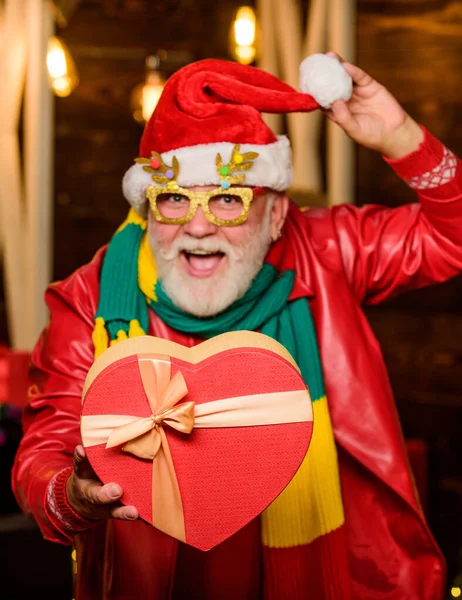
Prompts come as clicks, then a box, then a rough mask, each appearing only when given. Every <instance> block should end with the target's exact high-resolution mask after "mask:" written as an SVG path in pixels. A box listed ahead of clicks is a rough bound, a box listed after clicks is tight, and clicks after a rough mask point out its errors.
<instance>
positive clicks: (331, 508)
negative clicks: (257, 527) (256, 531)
mask: <svg viewBox="0 0 462 600" xmlns="http://www.w3.org/2000/svg"><path fill="white" fill-rule="evenodd" d="M313 411H314V428H313V437H312V439H311V445H310V448H309V450H308V454H307V455H306V457H305V459H304V461H303V463H302V465H301V467H300V469H299V470H298V472H297V474H296V475H295V477H294V478H293V479H292V481H291V482H290V483H289V485H288V486H287V487H286V488H285V490H284V491H283V492H282V494H280V495H279V496H278V497H277V498H276V500H275V501H274V502H273V503H272V504H271V505H270V506H269V507H268V508H267V509H266V510H265V511H264V513H263V514H262V539H263V543H264V545H265V546H269V547H271V548H288V547H290V546H300V545H305V544H309V543H310V542H312V541H313V540H315V539H316V538H319V537H320V536H322V535H326V534H328V533H330V532H331V531H334V530H335V529H337V528H338V527H340V526H341V525H343V523H344V520H345V517H344V513H343V504H342V496H341V491H340V479H339V476H338V466H337V450H336V447H335V441H334V435H333V432H332V424H331V420H330V415H329V408H328V406H327V399H326V397H325V396H324V397H323V398H320V399H319V400H316V402H313Z"/></svg>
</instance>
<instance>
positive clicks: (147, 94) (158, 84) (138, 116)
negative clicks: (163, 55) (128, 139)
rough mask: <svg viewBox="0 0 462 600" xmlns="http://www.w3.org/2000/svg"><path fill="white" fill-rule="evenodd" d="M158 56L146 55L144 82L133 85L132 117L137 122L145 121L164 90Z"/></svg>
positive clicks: (163, 80) (149, 116)
mask: <svg viewBox="0 0 462 600" xmlns="http://www.w3.org/2000/svg"><path fill="white" fill-rule="evenodd" d="M159 63H160V61H159V58H158V57H157V56H148V57H147V59H146V77H145V81H144V83H140V84H139V85H137V86H136V87H135V89H134V90H133V92H132V95H131V105H132V111H133V117H134V118H135V120H136V121H138V122H139V123H142V124H144V123H147V122H148V121H149V119H150V118H151V115H152V113H153V112H154V109H155V108H156V106H157V103H158V102H159V99H160V97H161V95H162V92H163V91H164V86H165V79H164V78H163V77H162V75H161V73H160V72H159V70H158V68H159Z"/></svg>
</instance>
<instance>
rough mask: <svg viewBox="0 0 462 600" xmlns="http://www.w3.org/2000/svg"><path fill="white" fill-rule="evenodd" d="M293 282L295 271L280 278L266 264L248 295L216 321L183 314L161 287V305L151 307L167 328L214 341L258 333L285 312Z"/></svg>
mask: <svg viewBox="0 0 462 600" xmlns="http://www.w3.org/2000/svg"><path fill="white" fill-rule="evenodd" d="M293 282H294V273H293V272H292V271H286V272H285V273H283V274H282V275H280V276H279V277H278V272H277V271H276V269H275V268H274V267H273V266H272V265H269V264H264V265H263V267H262V268H261V270H260V272H259V273H258V275H257V277H256V278H255V280H254V282H253V283H252V286H251V288H250V289H249V290H248V291H247V293H246V294H245V295H244V296H243V297H242V298H241V299H240V300H238V301H237V302H235V303H234V304H233V305H232V306H230V307H229V308H228V309H227V310H225V311H224V312H222V313H220V314H219V315H216V316H214V317H206V318H199V317H195V316H193V315H190V314H188V313H186V312H184V311H182V310H180V309H179V308H177V307H176V306H175V305H174V304H173V302H172V301H171V300H170V298H169V297H168V296H167V294H166V293H165V291H164V290H163V288H162V285H161V284H160V283H158V284H157V285H156V296H157V302H155V303H153V304H151V307H152V309H153V310H154V311H155V312H156V313H157V314H158V315H159V317H160V318H161V319H162V320H163V321H164V322H165V323H167V325H169V326H170V327H172V329H176V330H177V331H181V332H183V333H189V334H196V335H200V336H202V337H205V338H211V337H215V336H216V335H219V334H220V333H224V332H225V331H240V330H248V331H255V330H256V329H259V328H260V327H261V325H262V323H264V322H266V321H267V320H268V319H270V318H271V317H274V316H276V315H277V314H279V313H280V312H281V311H282V309H283V308H284V306H285V304H286V302H287V298H288V296H289V294H290V290H291V289H292V286H293Z"/></svg>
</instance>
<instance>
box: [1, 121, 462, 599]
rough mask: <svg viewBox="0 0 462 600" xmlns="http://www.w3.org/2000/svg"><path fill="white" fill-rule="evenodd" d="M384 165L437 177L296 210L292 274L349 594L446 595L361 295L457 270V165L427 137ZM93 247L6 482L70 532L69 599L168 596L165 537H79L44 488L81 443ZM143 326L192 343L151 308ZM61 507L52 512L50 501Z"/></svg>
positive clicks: (58, 321) (39, 378)
mask: <svg viewBox="0 0 462 600" xmlns="http://www.w3.org/2000/svg"><path fill="white" fill-rule="evenodd" d="M448 160H449V161H452V162H450V163H448ZM390 162H392V161H390ZM451 165H452V166H451ZM392 166H393V167H394V168H395V169H396V171H397V172H398V174H400V175H401V176H403V177H404V178H406V179H408V180H411V181H412V183H413V184H414V185H415V186H420V187H422V186H425V185H426V184H425V181H430V182H433V181H434V180H435V177H439V182H438V183H440V184H441V185H437V186H436V187H432V185H433V183H431V185H430V187H429V189H424V190H421V191H420V192H419V199H420V204H419V203H416V204H410V205H406V206H402V207H400V208H397V209H387V208H383V207H379V206H367V207H364V208H357V207H354V206H348V205H346V206H339V207H335V208H333V209H321V208H316V209H311V210H309V211H307V212H305V213H301V212H300V211H298V209H296V208H295V207H292V208H291V211H290V216H289V218H291V219H293V220H294V221H295V222H296V224H297V228H298V235H297V239H296V240H295V241H294V243H296V244H298V245H299V250H300V251H299V252H297V254H298V255H299V257H302V258H301V259H299V264H297V265H296V266H297V274H298V278H299V281H300V283H302V284H303V285H304V286H305V288H308V289H309V290H310V295H311V307H312V312H313V317H314V320H315V323H316V329H317V335H318V339H319V346H320V352H321V357H322V362H323V368H324V374H325V382H326V389H327V397H328V399H329V404H330V410H331V414H332V421H333V426H334V431H335V436H336V440H337V446H338V456H339V464H340V474H341V483H342V494H343V500H344V506H345V514H346V530H347V536H348V546H349V556H350V569H351V577H352V587H353V598H355V599H358V600H360V599H363V600H366V599H367V600H370V599H379V598H380V599H383V600H385V599H386V600H405V599H409V600H435V599H438V598H441V597H442V595H443V586H444V562H443V559H442V557H441V555H440V552H439V550H438V549H437V547H436V545H435V542H434V540H433V538H432V536H431V534H430V532H429V530H428V528H427V526H426V524H425V521H424V518H423V516H422V513H421V510H420V508H419V504H418V500H417V499H416V495H415V491H414V488H413V484H412V481H411V477H410V475H409V469H408V465H407V460H406V458H405V449H404V445H403V440H402V435H401V431H400V427H399V423H398V420H397V416H396V410H395V406H394V402H393V398H392V392H391V389H390V384H389V380H388V377H387V374H386V371H385V366H384V362H383V358H382V354H381V351H380V348H379V346H378V343H377V340H376V339H375V337H374V335H373V333H372V331H371V329H370V327H369V325H368V322H367V320H366V318H365V316H364V314H363V312H362V310H361V304H362V303H370V304H374V303H378V302H381V301H382V300H386V299H387V298H389V297H390V296H391V295H393V294H396V293H398V292H400V291H402V290H406V289H410V288H417V287H420V286H424V285H428V284H431V283H436V282H440V281H444V280H447V279H449V278H450V277H452V276H454V275H456V274H458V273H460V272H461V270H462V168H461V163H460V162H458V161H457V160H456V159H455V157H453V156H452V155H451V154H450V153H448V151H447V150H445V149H443V147H442V146H441V144H440V143H439V142H437V141H436V140H435V139H434V138H432V137H431V136H430V135H429V134H428V133H427V134H426V141H425V143H424V144H423V146H422V147H421V148H420V149H419V151H417V152H416V153H414V154H412V155H410V156H408V157H406V158H405V159H402V160H401V161H394V162H392ZM423 174H424V175H423ZM421 175H423V176H422V177H420V178H419V176H421ZM415 177H416V179H412V178H415ZM449 179H450V181H449ZM427 185H428V184H427ZM102 256H103V251H100V252H99V253H98V254H97V255H96V257H95V259H94V260H93V261H92V262H91V263H90V264H89V265H87V266H85V267H83V268H81V269H79V270H78V271H77V272H76V273H74V274H73V275H72V276H71V277H69V278H68V279H67V280H66V281H64V282H61V283H57V284H54V285H52V286H51V287H50V288H49V290H48V291H47V293H46V301H47V304H48V306H49V309H50V313H51V318H50V322H49V324H48V326H47V327H46V329H45V331H44V333H43V335H42V336H41V338H40V340H39V342H38V344H37V346H36V348H35V350H34V352H33V357H32V373H31V374H32V377H33V380H34V382H35V386H34V387H33V389H32V391H31V395H30V402H29V405H28V407H27V408H26V410H25V413H24V431H25V434H24V438H23V440H22V443H21V446H20V449H19V451H18V454H17V457H16V462H15V466H14V470H13V486H14V489H15V493H16V496H17V498H18V500H19V502H20V504H21V506H22V508H23V509H24V511H26V512H27V513H30V514H31V515H32V516H33V517H34V518H35V519H36V521H37V522H38V524H39V526H40V528H41V530H42V532H43V535H44V537H45V538H46V539H48V540H51V541H55V542H61V543H69V542H70V540H71V539H72V538H74V540H75V543H76V545H77V547H78V549H79V553H80V556H81V560H80V564H79V574H78V591H77V597H78V598H83V599H85V600H92V599H95V600H97V599H98V600H100V599H101V598H145V597H146V598H147V597H149V598H153V599H156V600H157V599H162V600H163V599H164V598H168V597H169V593H170V590H171V587H172V580H173V573H174V569H175V556H176V542H175V541H174V540H173V539H172V538H169V537H167V536H165V535H164V534H162V533H160V532H158V531H156V530H154V529H153V528H149V527H147V526H145V525H144V524H143V523H139V522H135V523H132V522H121V521H111V522H108V523H100V524H97V525H96V526H94V527H92V528H91V529H88V530H86V531H83V532H81V533H78V534H77V535H74V533H75V530H74V531H72V526H71V525H70V523H71V521H72V519H70V520H69V522H68V524H66V523H67V521H66V503H65V499H63V498H61V497H60V495H59V490H58V488H57V487H56V489H54V490H53V489H51V488H50V481H54V482H55V485H56V486H58V483H56V481H57V480H58V479H59V477H58V478H56V477H55V478H54V476H55V475H56V474H57V473H60V472H61V471H62V472H63V473H66V472H67V471H63V469H68V468H69V467H70V465H71V464H72V455H73V450H74V447H75V446H76V445H77V444H79V443H80V435H79V413H80V397H81V391H82V386H83V382H84V379H85V376H86V373H87V371H88V369H89V368H90V366H91V364H92V362H93V345H92V341H91V332H92V329H93V323H94V315H95V312H96V308H97V303H98V289H99V271H100V266H101V261H102ZM149 333H150V334H152V335H156V336H160V337H165V338H169V339H172V340H175V341H177V342H180V343H182V344H185V345H193V344H194V343H196V342H197V340H195V339H193V338H191V337H186V336H184V335H181V334H178V333H177V332H174V331H172V330H171V329H169V328H168V327H167V326H166V325H165V324H164V323H162V322H161V321H160V320H159V319H158V318H157V316H156V315H155V314H154V313H153V312H152V311H151V314H150V331H149ZM53 478H54V479H53ZM62 489H63V488H62V485H61V493H62ZM56 503H57V504H60V505H61V512H62V515H63V517H62V519H61V520H57V519H56V518H55V516H54V514H53V511H52V510H50V508H52V506H51V505H53V504H56ZM55 508H56V506H55ZM58 508H59V507H58ZM135 590H136V591H135Z"/></svg>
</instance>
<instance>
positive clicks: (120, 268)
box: [96, 223, 149, 340]
mask: <svg viewBox="0 0 462 600" xmlns="http://www.w3.org/2000/svg"><path fill="white" fill-rule="evenodd" d="M143 233H144V231H143V229H142V228H141V227H140V226H139V225H137V224H134V223H128V224H127V225H125V227H124V228H123V229H121V230H119V231H118V232H117V233H116V234H115V235H114V237H113V238H112V240H111V243H110V244H109V247H108V249H107V251H106V255H105V257H104V262H103V266H102V269H101V283H100V290H101V291H100V298H99V305H98V311H97V313H96V317H102V318H103V319H104V322H105V324H106V328H107V330H108V332H109V337H110V339H111V340H112V339H115V338H116V337H117V332H118V331H120V330H122V331H125V332H126V333H128V329H129V323H130V321H131V320H132V319H138V321H139V323H140V325H141V327H142V328H143V330H144V331H147V330H148V322H149V317H148V309H147V305H146V300H145V298H144V295H143V293H142V292H141V290H140V289H139V287H138V252H139V247H140V243H141V238H142V237H143Z"/></svg>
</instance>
